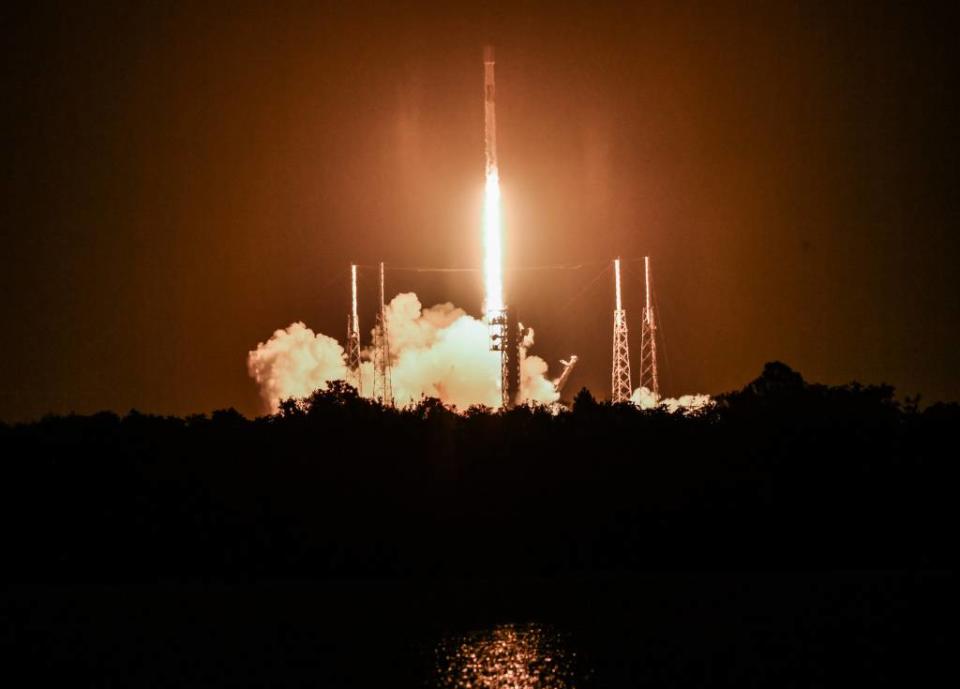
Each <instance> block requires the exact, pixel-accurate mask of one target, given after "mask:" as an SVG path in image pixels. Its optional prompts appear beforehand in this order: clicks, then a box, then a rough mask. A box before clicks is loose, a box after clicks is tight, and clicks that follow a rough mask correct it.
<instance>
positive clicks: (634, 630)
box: [2, 572, 956, 689]
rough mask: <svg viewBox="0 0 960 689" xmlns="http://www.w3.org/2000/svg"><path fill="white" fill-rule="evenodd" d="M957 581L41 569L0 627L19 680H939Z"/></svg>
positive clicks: (693, 683) (10, 603) (768, 683)
mask: <svg viewBox="0 0 960 689" xmlns="http://www.w3.org/2000/svg"><path fill="white" fill-rule="evenodd" d="M951 588H952V581H949V577H948V576H947V574H946V573H931V572H926V573H914V572H841V573H824V572H816V573H792V574H791V573H731V572H723V573H706V572H704V573H696V574H693V573H658V574H647V575H641V576H629V577H600V578H590V579H567V580H529V579H526V580H508V579H497V580H484V581H461V582H451V581H447V582H445V583H423V582H421V583H416V584H415V583H411V582H399V581H394V582H383V581H379V582H375V581H353V582H344V581H329V582H303V581H298V582H289V581H287V582H274V583H270V584H259V585H243V586H240V585H238V586H210V585H194V586H190V585H185V584H179V585H176V586H174V585H166V586H164V585H151V586H113V587H95V586H84V587H70V586H65V587H58V588H47V587H31V588H21V589H19V590H16V591H13V592H11V596H10V597H9V598H7V599H6V600H5V601H4V608H5V609H4V611H3V613H4V615H3V616H4V619H5V620H6V623H7V624H10V623H13V625H14V629H13V630H11V629H10V628H7V629H6V630H5V631H4V638H3V639H2V641H3V645H4V647H6V648H8V649H9V648H10V647H11V646H10V645H9V644H10V642H11V636H10V635H11V633H12V634H13V635H14V637H15V638H14V639H13V641H15V648H16V656H17V657H16V662H15V663H14V667H16V666H18V665H22V666H23V667H24V668H25V669H27V670H28V674H27V675H25V676H26V677H28V678H30V681H29V683H28V684H24V685H22V686H41V685H45V686H71V687H81V686H104V687H106V686H117V687H254V686H269V687H329V688H336V687H371V688H373V687H377V688H381V687H438V688H439V687H467V686H470V685H472V686H473V687H474V689H479V688H482V687H497V688H503V689H506V688H507V687H511V688H518V689H534V687H539V688H542V687H553V689H565V688H566V687H581V688H583V689H590V688H591V687H592V688H600V687H610V688H616V689H620V688H624V689H625V688H627V687H642V686H650V687H717V686H720V687H751V686H757V687H778V688H779V687H844V688H848V687H851V686H867V687H877V686H899V687H905V686H935V685H938V684H940V683H941V682H942V681H943V680H944V679H945V677H949V675H946V676H945V675H943V674H941V673H942V672H943V671H944V670H945V669H946V668H945V665H946V658H947V655H948V649H950V648H953V647H954V644H955V641H956V638H955V634H954V632H953V631H952V628H953V612H954V609H953V606H952V604H948V600H951V599H952V598H951V596H950V595H948V594H949V593H950V590H951ZM948 645H949V646H948ZM12 671H13V668H12V667H10V666H8V667H7V669H6V670H5V672H8V673H9V672H12ZM8 676H13V675H8ZM934 680H937V681H934ZM468 682H469V683H470V684H468Z"/></svg>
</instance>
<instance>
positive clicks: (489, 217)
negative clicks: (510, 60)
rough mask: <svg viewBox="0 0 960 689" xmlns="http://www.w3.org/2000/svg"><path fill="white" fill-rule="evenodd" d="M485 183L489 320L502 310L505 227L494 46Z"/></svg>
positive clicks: (487, 78) (487, 60)
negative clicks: (502, 217)
mask: <svg viewBox="0 0 960 689" xmlns="http://www.w3.org/2000/svg"><path fill="white" fill-rule="evenodd" d="M483 82H484V101H483V113H484V143H485V151H486V185H485V188H484V197H483V248H484V257H483V277H484V290H485V294H484V304H483V310H484V313H485V314H486V316H487V319H488V320H490V319H492V317H494V316H496V315H497V314H499V313H501V312H502V311H503V307H504V303H503V255H502V254H503V252H502V240H503V230H502V228H501V226H500V171H499V169H498V167H497V113H496V84H495V82H494V58H493V48H492V47H490V46H487V47H486V48H485V49H484V52H483Z"/></svg>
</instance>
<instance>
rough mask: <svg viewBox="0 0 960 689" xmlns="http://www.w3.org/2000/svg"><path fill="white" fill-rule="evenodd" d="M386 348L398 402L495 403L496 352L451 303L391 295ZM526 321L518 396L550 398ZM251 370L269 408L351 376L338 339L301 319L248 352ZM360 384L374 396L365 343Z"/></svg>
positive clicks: (480, 325) (554, 396)
mask: <svg viewBox="0 0 960 689" xmlns="http://www.w3.org/2000/svg"><path fill="white" fill-rule="evenodd" d="M386 320H387V332H388V338H389V349H390V353H391V358H392V362H391V368H392V375H391V382H392V385H393V395H394V399H395V401H396V403H397V404H399V405H406V404H410V403H415V402H417V401H419V400H421V399H423V398H425V397H432V398H436V399H438V400H440V401H441V402H443V403H444V404H445V405H448V406H452V407H456V408H457V409H461V410H463V409H467V408H468V407H471V406H474V405H484V406H487V407H491V408H493V407H497V406H499V404H500V390H499V388H498V387H497V380H498V379H499V372H500V354H499V353H498V352H492V351H490V338H489V331H488V329H487V325H486V324H485V323H484V322H483V321H480V320H478V319H476V318H474V317H473V316H470V315H469V314H467V313H466V312H465V311H464V310H463V309H460V308H457V307H455V306H454V305H453V304H451V303H449V302H448V303H444V304H437V305H435V306H432V307H430V308H426V309H425V308H423V306H422V305H421V304H420V300H419V299H418V298H417V295H415V294H413V293H411V292H407V293H403V294H398V295H397V296H396V297H394V298H393V299H392V300H391V301H390V303H389V305H388V306H387V309H386ZM533 337H534V333H533V329H532V328H528V329H526V330H525V334H524V347H522V348H521V356H522V358H521V362H520V375H521V387H520V396H521V401H522V402H525V403H537V404H551V403H553V402H556V401H557V400H558V399H559V394H558V393H557V391H556V389H555V388H554V386H553V384H552V383H551V382H550V380H548V379H547V377H546V373H547V363H546V362H545V361H544V360H543V359H541V358H540V357H538V356H533V355H530V354H527V351H526V350H527V348H529V347H530V346H532V345H533ZM247 368H248V370H249V372H250V375H251V377H252V378H253V379H254V380H256V382H257V384H258V385H259V386H260V394H261V397H262V398H263V400H264V402H265V403H266V405H267V407H268V408H269V410H270V411H271V412H275V411H276V410H277V409H278V408H279V405H280V402H281V401H282V400H284V399H288V398H291V397H292V398H304V397H307V396H309V395H310V394H311V393H312V392H314V391H315V390H318V389H324V388H326V387H327V384H328V383H330V382H331V381H334V380H346V381H355V380H356V378H355V374H354V373H353V372H352V371H350V370H349V369H348V368H347V366H346V363H345V359H344V349H343V346H342V345H341V344H340V343H339V342H338V341H337V340H335V339H334V338H332V337H329V336H327V335H324V334H323V333H314V332H313V331H312V330H311V329H310V328H308V327H307V326H306V325H305V324H303V323H301V322H297V323H292V324H291V325H289V326H288V327H286V328H284V329H281V330H277V331H276V332H274V334H273V336H272V337H271V338H270V339H269V340H267V341H266V342H263V343H260V344H259V345H258V346H257V348H256V349H255V350H253V351H251V352H250V353H249V355H248V358H247ZM360 378H361V379H360V389H361V391H362V393H363V395H364V396H365V397H368V398H372V397H373V363H372V352H370V351H365V356H364V360H363V362H362V364H361V366H360Z"/></svg>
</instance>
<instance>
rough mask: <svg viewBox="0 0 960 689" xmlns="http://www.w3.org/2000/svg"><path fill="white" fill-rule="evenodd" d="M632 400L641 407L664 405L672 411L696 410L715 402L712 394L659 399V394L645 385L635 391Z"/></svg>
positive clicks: (648, 407) (650, 407) (652, 407)
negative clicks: (655, 393)
mask: <svg viewBox="0 0 960 689" xmlns="http://www.w3.org/2000/svg"><path fill="white" fill-rule="evenodd" d="M630 401H631V402H633V403H634V404H635V405H637V406H638V407H640V408H641V409H655V408H656V407H664V408H665V409H666V410H667V411H669V412H670V413H673V412H676V411H680V410H682V411H684V412H688V411H696V410H697V409H702V408H703V407H706V406H708V405H710V404H713V400H712V399H711V397H710V395H700V394H697V395H682V396H680V397H666V398H661V399H657V396H656V395H654V394H653V391H651V390H648V389H647V388H645V387H640V388H637V389H636V390H634V391H633V395H631V396H630Z"/></svg>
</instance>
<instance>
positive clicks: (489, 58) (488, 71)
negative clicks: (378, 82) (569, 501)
mask: <svg viewBox="0 0 960 689" xmlns="http://www.w3.org/2000/svg"><path fill="white" fill-rule="evenodd" d="M494 66H495V61H494V56H493V48H492V47H490V46H487V47H486V48H484V51H483V86H484V95H483V125H484V152H485V156H486V182H485V186H484V197H483V249H484V255H483V278H484V287H485V291H486V293H485V295H484V304H483V310H484V315H485V316H486V319H487V327H488V328H489V329H490V349H491V350H492V351H495V352H500V379H499V381H498V382H499V387H500V406H501V408H503V409H508V408H510V407H512V406H513V405H514V403H515V402H516V401H517V396H518V392H519V390H520V349H519V346H520V337H519V332H518V330H519V324H518V323H517V321H516V315H515V314H514V313H513V312H512V310H511V309H509V308H508V307H507V305H506V303H505V302H504V299H503V249H502V245H503V229H502V227H501V222H500V169H499V166H498V165H497V112H496V82H495V79H494Z"/></svg>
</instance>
